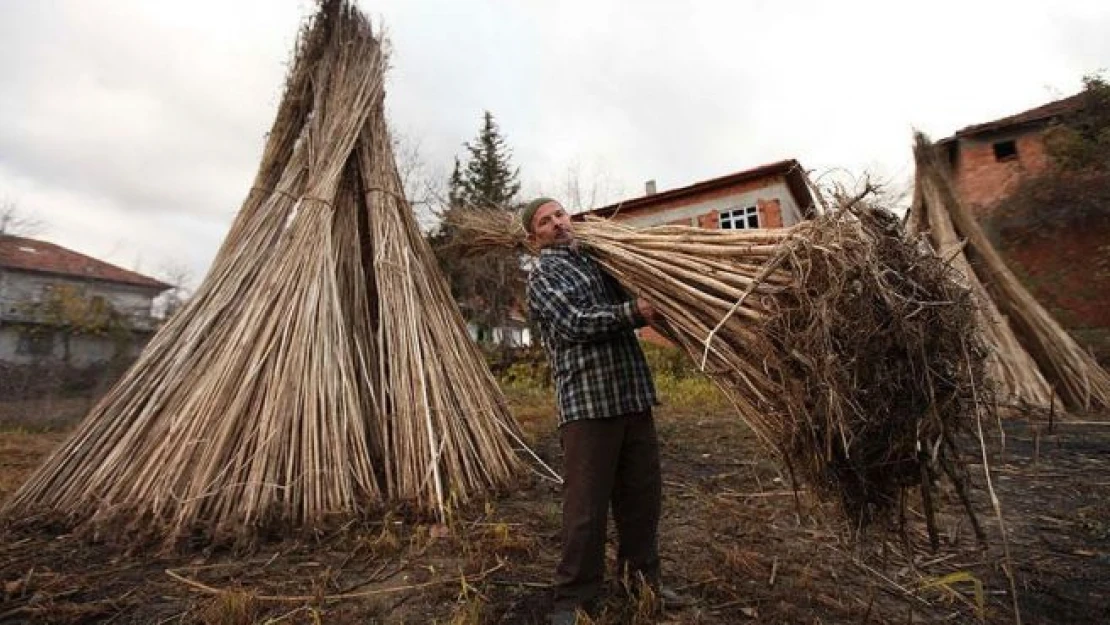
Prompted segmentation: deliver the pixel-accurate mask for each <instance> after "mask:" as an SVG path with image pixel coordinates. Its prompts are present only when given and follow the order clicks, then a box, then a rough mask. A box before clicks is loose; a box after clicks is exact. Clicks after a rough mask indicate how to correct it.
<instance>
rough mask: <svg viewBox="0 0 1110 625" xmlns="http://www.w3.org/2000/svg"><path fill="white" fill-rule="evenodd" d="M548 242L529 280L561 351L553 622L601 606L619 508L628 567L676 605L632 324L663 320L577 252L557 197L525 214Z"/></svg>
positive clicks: (551, 347) (537, 314)
mask: <svg viewBox="0 0 1110 625" xmlns="http://www.w3.org/2000/svg"><path fill="white" fill-rule="evenodd" d="M521 221H522V222H523V224H524V228H525V230H526V231H527V232H528V240H529V241H530V242H531V243H532V244H533V245H534V246H535V247H536V248H538V249H539V250H540V256H539V260H538V262H537V263H536V266H535V267H534V268H533V269H532V272H531V274H530V275H529V276H528V307H529V312H530V315H531V317H532V319H533V320H534V321H535V322H536V323H537V325H538V326H539V329H540V334H541V335H542V339H543V343H544V346H545V348H546V349H547V353H548V356H549V357H550V359H551V370H552V373H553V377H554V380H555V393H556V397H557V400H558V405H559V434H560V439H561V442H562V447H563V454H564V457H565V469H564V473H565V476H564V478H565V483H564V485H563V534H562V538H563V553H562V558H561V560H560V562H559V565H558V567H557V568H556V570H555V611H554V612H553V613H552V615H551V623H553V624H559V625H562V624H566V625H570V624H573V623H574V622H575V612H576V610H578V609H582V610H584V611H591V610H592V609H594V608H596V607H597V604H598V600H599V599H600V595H601V590H602V583H603V581H604V575H605V530H606V524H607V522H608V512H609V505H610V503H612V507H613V518H614V521H615V522H616V526H617V535H618V539H619V547H618V552H617V563H618V570H619V571H620V572H621V575H622V576H623V575H627V577H628V579H630V580H633V581H636V580H639V579H640V578H642V581H643V582H646V583H647V584H649V585H650V586H651V587H652V588H653V589H654V590H655V592H656V593H657V594H658V595H659V597H660V598H661V599H662V601H663V604H664V605H665V606H668V607H681V606H682V605H683V604H684V603H685V600H684V599H682V598H681V597H679V596H678V595H677V594H676V593H674V592H672V591H670V590H668V589H661V588H660V584H659V547H658V528H659V516H660V507H661V500H662V478H661V477H660V472H659V443H658V440H657V438H656V433H655V422H654V420H653V418H652V413H651V409H652V406H653V405H654V404H655V403H657V402H656V397H655V387H654V385H653V384H652V379H651V371H650V370H649V369H648V365H647V361H646V360H645V359H644V354H643V351H642V350H641V349H640V343H639V340H638V339H637V338H636V334H635V332H634V330H635V329H636V328H638V327H642V326H644V325H647V324H649V323H654V322H656V321H657V316H656V312H655V310H654V309H653V308H652V306H651V304H650V303H649V302H647V301H646V300H644V299H636V300H628V299H627V297H626V295H625V294H624V291H623V289H621V287H620V285H618V284H617V283H616V281H615V280H613V279H612V278H611V277H610V276H608V275H607V274H605V272H604V271H602V269H601V267H600V266H599V265H598V264H597V262H595V261H594V260H593V259H592V258H590V257H589V256H587V255H586V254H584V253H583V252H581V251H579V250H578V248H577V245H576V244H575V241H574V230H573V227H572V225H571V221H570V215H568V214H567V212H566V211H565V210H564V209H563V207H562V206H561V205H560V204H559V203H558V202H557V201H555V200H553V199H551V198H538V199H536V200H533V201H531V202H529V203H528V204H527V205H526V206H525V207H524V209H523V210H522V211H521Z"/></svg>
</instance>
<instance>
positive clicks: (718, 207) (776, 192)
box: [590, 159, 816, 229]
mask: <svg viewBox="0 0 1110 625" xmlns="http://www.w3.org/2000/svg"><path fill="white" fill-rule="evenodd" d="M815 207H816V202H815V200H814V196H813V194H812V193H811V192H810V187H809V183H808V181H807V179H806V174H805V170H804V169H803V168H802V166H801V164H800V163H799V162H798V161H796V160H794V159H788V160H784V161H779V162H777V163H770V164H767V165H762V166H760V167H755V168H752V169H745V170H743V171H738V172H734V173H731V174H728V175H725V176H720V177H717V178H710V179H709V180H703V181H701V182H695V183H693V184H689V185H685V186H681V187H677V188H674V189H669V190H666V191H657V189H656V184H655V181H654V180H651V181H648V182H647V184H646V185H645V193H644V195H642V196H639V197H635V198H631V199H627V200H623V201H621V202H617V203H615V204H610V205H609V206H603V207H601V208H598V209H594V210H592V211H590V214H592V215H595V216H597V217H610V218H612V219H615V220H618V221H625V222H628V223H629V225H633V226H638V227H644V226H656V225H661V224H672V225H673V224H678V225H687V226H699V227H702V228H714V229H715V228H723V229H747V228H781V227H784V226H791V225H793V224H796V223H798V222H799V221H802V220H803V219H807V218H809V217H812V216H813V215H814V211H815V210H816V208H815Z"/></svg>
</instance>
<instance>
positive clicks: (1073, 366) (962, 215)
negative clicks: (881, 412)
mask: <svg viewBox="0 0 1110 625" xmlns="http://www.w3.org/2000/svg"><path fill="white" fill-rule="evenodd" d="M915 142H916V145H915V147H914V158H915V160H916V161H917V183H916V185H915V194H914V203H913V207H912V208H911V212H910V215H909V219H908V226H909V228H910V230H911V231H912V232H915V233H921V234H924V235H926V236H928V237H929V239H930V240H931V242H932V244H933V245H934V246H936V247H937V248H938V249H939V250H940V251H941V254H942V255H944V256H946V257H950V258H952V262H953V265H954V266H955V267H956V268H957V269H958V270H959V271H960V272H961V273H962V274H963V275H964V277H965V279H966V280H967V282H968V283H969V284H970V285H971V286H972V288H973V289H974V291H975V292H976V294H977V295H978V296H979V297H978V299H979V301H980V302H981V304H982V306H981V308H980V314H981V315H982V317H983V322H982V323H981V324H980V325H981V327H982V328H983V331H984V333H985V334H986V340H987V343H988V345H990V346H991V349H990V352H989V360H988V369H989V373H990V376H991V378H992V380H994V381H995V383H996V385H997V387H998V389H999V395H1000V396H1002V397H1001V398H1002V399H1006V398H1009V399H1011V400H1013V401H1015V402H1017V403H1021V404H1028V405H1031V406H1034V407H1040V408H1049V407H1050V405H1051V402H1052V398H1053V394H1055V395H1057V396H1059V397H1060V398H1061V399H1062V400H1063V402H1064V404H1065V406H1067V407H1068V408H1069V409H1072V410H1089V409H1092V408H1103V409H1105V408H1110V375H1108V374H1107V372H1106V371H1105V370H1104V369H1102V367H1100V366H1099V365H1098V363H1097V362H1096V361H1095V359H1094V358H1092V357H1091V355H1090V354H1088V353H1087V352H1086V351H1084V350H1083V349H1082V348H1081V347H1079V345H1077V344H1076V342H1075V340H1074V339H1072V337H1071V336H1070V335H1068V333H1067V332H1066V331H1065V330H1064V329H1063V328H1062V327H1061V326H1060V324H1059V323H1057V322H1056V320H1055V319H1053V318H1052V316H1051V315H1050V314H1049V313H1048V311H1047V310H1045V309H1044V307H1043V306H1041V305H1040V303H1038V302H1037V301H1036V299H1034V298H1033V296H1032V295H1031V294H1030V293H1029V291H1028V290H1026V289H1025V287H1024V286H1022V284H1021V283H1020V282H1019V281H1018V280H1017V278H1016V277H1015V276H1014V274H1013V273H1012V272H1011V271H1010V270H1009V268H1008V267H1007V266H1006V263H1005V261H1003V260H1002V257H1001V256H1000V255H999V254H998V252H997V251H995V249H994V247H993V246H992V245H991V244H990V241H989V240H988V239H987V237H986V235H985V234H984V233H983V230H982V228H980V227H979V224H978V223H977V222H976V221H975V218H974V216H973V215H972V214H971V212H970V211H968V209H967V208H966V207H965V206H964V205H963V203H962V202H961V201H960V200H959V199H958V198H957V196H956V194H955V192H954V191H953V187H952V183H951V181H950V180H949V179H948V175H947V170H946V168H945V167H944V165H942V164H941V162H940V160H939V158H938V156H937V153H936V149H935V148H934V147H933V145H932V144H931V143H929V141H928V139H926V138H925V136H924V135H922V134H920V133H919V134H917V136H916V137H915Z"/></svg>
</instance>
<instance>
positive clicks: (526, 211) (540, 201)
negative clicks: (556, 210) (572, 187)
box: [520, 197, 558, 234]
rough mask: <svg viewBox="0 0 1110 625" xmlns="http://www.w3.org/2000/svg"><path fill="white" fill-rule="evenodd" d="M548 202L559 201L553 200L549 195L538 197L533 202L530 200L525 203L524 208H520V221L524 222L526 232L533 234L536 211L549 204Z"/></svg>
mask: <svg viewBox="0 0 1110 625" xmlns="http://www.w3.org/2000/svg"><path fill="white" fill-rule="evenodd" d="M548 202H556V203H557V202H558V200H553V199H551V198H549V197H538V198H536V199H534V200H532V201H531V202H528V203H527V204H525V205H524V208H522V209H520V222H521V223H522V224H524V231H525V232H527V233H528V234H532V218H533V217H535V216H536V211H538V210H539V209H540V207H541V206H543V205H544V204H547V203H548Z"/></svg>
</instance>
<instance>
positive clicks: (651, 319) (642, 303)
mask: <svg viewBox="0 0 1110 625" xmlns="http://www.w3.org/2000/svg"><path fill="white" fill-rule="evenodd" d="M636 314H638V315H640V318H641V319H643V320H644V323H646V324H648V325H650V326H654V325H658V324H659V322H660V321H662V320H663V318H662V317H660V316H659V311H657V310H655V307H654V306H652V305H651V302H649V301H647V300H646V299H644V298H642V297H638V298H636Z"/></svg>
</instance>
